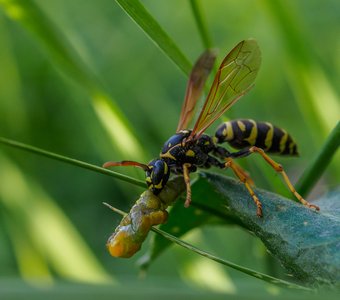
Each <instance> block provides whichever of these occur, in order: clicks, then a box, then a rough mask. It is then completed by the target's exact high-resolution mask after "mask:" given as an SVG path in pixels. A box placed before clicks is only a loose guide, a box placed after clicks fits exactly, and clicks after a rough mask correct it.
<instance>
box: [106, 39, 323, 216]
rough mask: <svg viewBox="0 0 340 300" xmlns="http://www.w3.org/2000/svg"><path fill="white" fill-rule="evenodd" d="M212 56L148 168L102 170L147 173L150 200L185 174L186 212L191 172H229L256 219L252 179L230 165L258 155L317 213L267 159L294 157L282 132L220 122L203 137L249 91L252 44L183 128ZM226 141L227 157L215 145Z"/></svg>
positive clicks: (255, 54)
mask: <svg viewBox="0 0 340 300" xmlns="http://www.w3.org/2000/svg"><path fill="white" fill-rule="evenodd" d="M215 56H216V55H215V54H214V53H213V52H212V51H206V52H205V53H203V55H202V56H201V57H200V58H199V59H198V61H197V62H196V64H195V66H194V67H193V70H192V72H191V75H190V78H189V82H188V85H187V89H186V95H185V100H184V104H183V107H182V111H181V115H180V119H179V123H178V126H177V130H176V134H175V135H173V136H172V137H170V138H169V139H168V140H167V141H166V142H165V143H164V146H163V148H162V150H161V153H160V156H159V157H158V158H156V159H154V160H152V161H151V162H149V163H148V164H142V163H138V162H134V161H121V162H107V163H105V164H104V167H106V168H107V167H113V166H135V167H139V168H142V169H143V170H144V171H145V173H146V183H147V185H148V188H149V189H150V190H151V191H152V192H153V194H154V195H158V194H159V193H160V192H161V191H162V190H163V188H164V187H165V185H166V184H167V182H168V179H169V176H170V173H175V174H183V177H184V181H185V185H186V200H185V206H186V207H187V206H189V205H190V201H191V186H190V177H189V175H190V173H192V172H195V171H196V170H197V168H210V167H211V166H215V167H218V168H221V169H226V168H231V169H232V171H233V172H234V173H235V175H236V176H237V177H238V178H239V179H240V181H241V182H243V184H244V185H245V187H246V188H247V190H248V192H249V194H250V195H251V197H252V198H253V200H254V202H255V204H256V206H257V211H256V213H257V215H258V216H259V217H262V205H261V202H260V200H259V199H258V197H257V196H256V194H255V193H254V191H253V189H252V187H251V183H252V180H251V179H250V178H249V177H248V176H247V174H246V172H245V171H244V170H243V169H242V168H241V167H240V166H238V165H237V164H236V163H235V162H234V159H237V158H241V157H245V156H248V155H250V154H252V153H258V154H260V155H261V156H262V157H263V158H264V159H265V161H267V163H268V164H269V165H270V166H271V167H272V168H273V169H274V170H275V171H277V172H279V173H280V174H281V175H282V177H283V179H284V181H285V182H286V184H287V186H288V188H289V189H290V191H291V192H292V193H293V194H294V195H295V197H296V198H297V199H298V200H299V201H300V202H301V203H302V204H303V205H305V206H307V207H309V208H314V209H316V210H319V208H318V207H317V206H316V205H313V204H310V203H308V202H307V201H306V200H304V199H303V198H302V196H301V195H300V194H298V192H297V191H296V190H295V188H294V187H293V185H292V183H291V182H290V180H289V178H288V176H287V174H286V172H285V171H284V170H283V168H282V166H281V165H280V164H278V163H276V162H275V161H274V160H272V159H271V158H270V157H269V156H268V155H267V154H266V152H268V153H276V154H280V155H296V154H297V147H296V144H295V142H294V141H293V139H292V138H291V136H290V135H289V134H288V133H287V132H286V131H285V130H283V129H280V128H277V127H275V126H273V125H272V124H270V123H262V122H255V121H253V120H234V121H230V122H226V123H223V124H222V125H221V126H220V127H219V128H218V129H217V131H216V133H215V136H214V137H211V136H209V135H207V134H205V133H204V132H205V130H206V129H207V128H208V127H209V126H211V125H212V123H214V122H215V121H216V120H217V119H218V118H219V117H220V116H221V115H222V114H224V113H225V112H226V111H227V110H228V109H230V108H231V107H232V106H233V105H234V104H235V103H236V102H237V101H238V100H239V99H240V98H241V97H242V96H243V95H245V94H246V93H247V92H248V91H249V90H250V89H251V88H252V86H253V83H254V81H255V78H256V75H257V73H258V70H259V67H260V64H261V53H260V49H259V47H258V44H257V42H256V41H255V40H253V39H248V40H244V41H242V42H240V43H239V44H238V45H236V46H235V47H234V48H233V49H232V50H231V51H230V52H229V53H228V54H227V56H226V57H225V58H224V60H223V61H222V63H221V65H220V67H219V69H218V71H217V74H216V76H215V79H214V81H213V83H212V86H211V88H210V91H209V94H208V96H207V98H206V100H205V102H204V105H203V108H202V110H201V112H200V114H199V117H198V119H197V121H196V123H195V125H194V126H193V129H192V130H189V129H187V127H188V126H189V122H190V121H191V119H192V117H193V114H194V109H195V106H196V103H197V101H198V99H199V98H200V96H201V94H202V92H203V89H204V85H205V82H206V80H207V77H208V75H209V73H210V71H211V70H212V68H213V65H214V61H215ZM224 142H227V143H229V145H231V146H232V147H234V148H236V149H239V151H237V152H230V151H229V150H227V149H225V148H223V147H221V146H219V144H222V143H224Z"/></svg>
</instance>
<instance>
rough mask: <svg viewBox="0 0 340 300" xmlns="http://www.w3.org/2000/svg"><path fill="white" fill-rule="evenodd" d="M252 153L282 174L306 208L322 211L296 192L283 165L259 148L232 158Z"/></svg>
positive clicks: (246, 150)
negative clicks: (258, 155) (259, 156)
mask: <svg viewBox="0 0 340 300" xmlns="http://www.w3.org/2000/svg"><path fill="white" fill-rule="evenodd" d="M252 153H258V154H260V155H261V156H262V158H263V159H264V160H265V161H266V162H267V163H268V164H269V165H270V166H271V167H272V168H273V169H274V170H275V171H276V172H278V173H280V174H281V176H282V177H283V180H284V181H285V183H286V184H287V186H288V188H289V190H290V191H291V192H292V193H293V194H294V196H295V197H296V198H297V199H298V200H299V201H300V202H301V203H302V204H303V205H305V206H307V207H309V208H314V209H315V210H320V208H319V207H318V206H316V205H314V204H310V203H309V202H307V201H306V200H305V199H303V197H302V196H301V195H300V194H299V193H298V192H297V191H296V189H295V188H294V186H293V184H292V183H291V181H290V180H289V178H288V176H287V174H286V172H285V171H284V169H283V167H282V165H280V164H278V163H277V162H276V161H274V160H273V159H271V158H270V157H269V156H268V155H267V154H266V153H265V152H264V151H263V149H261V148H258V147H256V146H253V147H250V148H249V149H244V150H241V151H239V152H235V153H232V154H231V155H230V156H231V157H233V158H239V157H245V156H248V155H250V154H252Z"/></svg>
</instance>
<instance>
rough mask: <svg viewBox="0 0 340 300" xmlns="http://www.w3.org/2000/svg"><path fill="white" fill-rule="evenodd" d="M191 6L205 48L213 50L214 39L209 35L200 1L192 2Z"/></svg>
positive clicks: (194, 0)
mask: <svg viewBox="0 0 340 300" xmlns="http://www.w3.org/2000/svg"><path fill="white" fill-rule="evenodd" d="M190 5H191V9H192V13H193V15H194V17H195V21H196V24H197V27H198V31H199V33H200V35H201V39H202V43H203V45H204V47H205V48H211V47H212V39H211V37H210V35H209V32H208V28H207V24H206V22H205V19H204V18H203V15H202V12H201V11H202V10H201V8H200V3H199V1H198V0H190Z"/></svg>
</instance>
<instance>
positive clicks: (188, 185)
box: [183, 163, 191, 207]
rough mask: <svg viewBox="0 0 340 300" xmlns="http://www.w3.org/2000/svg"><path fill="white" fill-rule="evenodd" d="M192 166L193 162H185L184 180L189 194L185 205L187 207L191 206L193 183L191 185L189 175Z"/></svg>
mask: <svg viewBox="0 0 340 300" xmlns="http://www.w3.org/2000/svg"><path fill="white" fill-rule="evenodd" d="M190 167H191V164H188V163H186V164H183V176H184V182H185V185H186V189H187V196H186V198H185V203H184V206H185V207H189V206H190V202H191V185H190V176H189V168H190Z"/></svg>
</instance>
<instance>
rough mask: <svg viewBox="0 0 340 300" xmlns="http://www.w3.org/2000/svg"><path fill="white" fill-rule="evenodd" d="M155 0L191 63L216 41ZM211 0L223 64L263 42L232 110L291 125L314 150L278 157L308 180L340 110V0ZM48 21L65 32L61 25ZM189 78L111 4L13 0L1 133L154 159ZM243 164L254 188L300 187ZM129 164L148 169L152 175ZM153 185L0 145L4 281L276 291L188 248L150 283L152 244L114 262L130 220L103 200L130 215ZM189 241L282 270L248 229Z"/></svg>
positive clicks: (177, 9)
mask: <svg viewBox="0 0 340 300" xmlns="http://www.w3.org/2000/svg"><path fill="white" fill-rule="evenodd" d="M142 3H143V4H144V5H145V7H146V8H147V9H148V10H149V12H150V13H151V15H152V16H153V17H154V18H155V19H156V20H157V21H158V22H159V23H160V25H161V26H162V27H163V28H164V30H165V31H166V32H167V33H168V34H169V35H170V37H172V38H173V40H174V41H175V43H176V44H177V46H178V47H179V48H180V49H181V50H182V51H183V53H184V54H185V55H186V56H187V57H188V58H189V60H190V61H191V62H192V63H193V62H194V61H195V59H196V58H197V57H198V56H199V55H200V54H201V53H202V51H203V50H204V46H203V45H202V42H201V38H200V34H199V31H198V29H197V26H196V23H195V20H194V17H193V13H192V10H191V6H190V2H189V1H180V0H174V1H152V0H148V1H143V2H142ZM199 3H200V6H201V9H202V13H203V16H204V19H205V21H206V23H207V27H208V31H209V34H210V35H211V39H212V40H213V47H217V48H219V50H220V52H219V61H220V60H221V59H222V58H223V57H224V55H225V54H226V53H227V52H228V51H229V50H230V49H231V48H232V47H233V46H234V45H236V44H237V43H238V42H239V41H241V40H243V39H245V38H249V37H253V38H255V39H256V40H257V41H258V43H259V45H260V48H261V50H262V67H261V70H260V72H259V75H258V77H257V80H256V85H255V87H254V88H253V89H252V90H251V92H250V93H249V94H248V95H246V96H245V97H244V98H243V99H242V101H240V102H239V103H238V104H237V105H236V106H235V107H233V109H232V110H231V111H230V112H228V114H227V117H228V118H253V119H256V120H258V121H269V122H272V123H274V124H276V125H278V126H281V127H284V128H285V129H287V131H288V132H290V133H291V134H292V136H293V137H294V138H295V140H297V141H298V144H299V149H300V154H301V156H300V157H299V158H283V159H281V158H277V159H278V161H280V162H281V163H283V164H284V166H285V168H286V170H287V172H288V174H289V175H290V176H291V177H292V179H293V181H294V182H295V181H296V180H297V178H298V177H299V175H301V173H302V172H303V170H304V169H305V168H306V167H307V166H308V164H309V163H310V161H311V160H312V158H313V157H315V155H316V153H317V152H318V150H319V149H320V147H321V145H322V144H323V142H324V141H325V139H326V137H327V135H328V134H329V132H330V131H331V129H332V128H333V127H334V126H335V125H336V122H337V121H338V120H339V119H340V102H339V96H338V95H339V93H340V86H339V78H340V56H339V53H340V39H339V36H340V18H339V15H340V3H339V1H337V0H326V1H319V0H300V1H293V0H290V1H283V0H281V1H271V0H261V1H251V0H242V1H239V0H229V1H223V0H212V1H210V0H209V1H207V0H202V1H200V2H199ZM30 15H31V16H33V18H32V19H29V18H27V16H30ZM51 28H52V29H53V32H54V33H55V36H56V37H58V39H54V36H52V35H50V34H49V31H48V30H50V29H51ZM37 32H38V33H39V34H38V35H37ZM42 37H45V38H42ZM63 51H65V53H63ZM65 57H71V58H72V60H65V59H64V58H65ZM74 63H76V66H77V67H75V66H74ZM186 81H187V77H186V75H185V74H184V73H183V72H182V71H181V70H180V69H179V68H178V67H177V66H176V65H175V64H174V63H173V62H172V61H171V60H169V58H168V57H167V56H166V55H164V53H163V52H162V51H160V49H159V48H158V47H157V46H155V44H154V43H153V42H152V41H151V40H150V39H149V38H148V37H147V36H146V35H145V34H144V32H143V31H142V30H141V29H140V28H139V27H138V26H137V25H136V24H135V23H134V22H133V21H132V20H131V19H130V18H129V17H128V16H127V14H126V13H125V12H124V11H123V10H122V9H121V7H120V6H119V5H118V4H117V3H116V2H115V1H113V0H101V1H89V0H85V1H84V0H72V1H65V0H45V1H44V0H35V1H25V0H22V1H20V0H17V1H10V0H1V1H0V136H2V137H6V138H10V139H13V140H17V141H21V142H24V143H28V144H31V145H34V146H36V147H40V148H43V149H46V150H49V151H52V152H56V153H59V154H62V155H65V156H68V157H73V158H76V159H79V160H83V161H86V162H89V163H92V164H96V165H102V164H103V162H105V161H108V160H115V161H119V160H123V159H130V160H137V161H141V162H147V161H148V160H150V159H151V158H153V157H155V156H157V155H158V152H159V149H160V148H161V146H162V144H163V142H164V141H165V140H166V139H167V138H168V137H169V136H171V135H172V134H173V133H174V130H175V129H176V125H177V121H178V116H179V113H180V109H181V105H182V100H183V97H184V92H185V85H186ZM217 125H218V124H214V125H213V126H212V128H210V130H209V132H210V133H213V131H214V129H215V128H216V126H217ZM339 163H340V156H339V154H338V155H336V156H335V157H334V159H333V162H332V165H331V166H330V167H329V168H328V169H327V172H326V173H325V174H324V176H323V177H322V179H321V180H320V182H319V184H318V185H317V187H316V188H315V189H314V190H313V193H312V195H311V196H310V197H309V198H308V199H310V200H312V199H313V198H316V197H318V196H319V195H321V194H322V193H324V192H326V191H327V190H330V189H332V188H335V187H336V186H338V185H339V181H340V170H339ZM244 166H246V167H247V169H248V170H250V172H251V174H252V177H253V178H254V179H255V182H256V184H257V186H260V187H263V188H268V189H270V190H273V191H278V192H282V193H283V194H285V195H289V193H287V192H286V191H285V189H284V187H283V184H282V183H281V180H280V178H279V176H276V175H275V174H274V173H273V171H272V170H271V169H269V167H267V166H266V165H265V163H264V162H262V161H261V160H260V159H258V158H256V157H250V158H249V159H247V162H245V163H244ZM116 171H119V172H122V173H124V174H128V175H130V176H132V177H134V178H138V179H143V177H144V175H143V172H142V171H140V170H134V169H129V168H124V169H117V170H116ZM228 174H230V173H228ZM142 190H143V189H142V188H139V187H135V186H133V185H131V184H128V183H124V182H121V181H119V180H117V179H114V178H110V177H108V176H104V175H100V174H96V173H93V172H90V171H87V170H84V169H80V168H77V167H75V166H72V165H67V164H64V163H61V162H58V161H54V160H50V159H47V158H44V157H41V156H37V155H33V154H30V153H26V152H22V151H20V150H17V149H14V148H8V147H7V146H3V145H1V147H0V214H1V216H0V266H1V267H0V286H1V287H2V288H4V287H6V288H8V289H9V290H8V291H10V289H11V287H12V288H13V290H16V291H17V290H18V289H17V287H18V286H19V287H22V286H21V282H22V281H21V280H22V279H23V280H24V281H25V282H34V283H40V284H42V285H45V284H46V285H49V286H51V284H53V283H60V282H65V281H66V282H78V283H91V284H109V285H110V284H116V287H117V289H118V291H119V293H122V295H125V296H131V297H133V296H134V294H133V293H132V294H131V295H130V294H128V295H126V294H125V291H127V290H128V288H127V287H131V286H132V287H134V288H135V289H136V294H138V293H139V294H141V295H143V294H144V295H145V294H147V293H148V292H147V288H145V286H146V287H148V286H150V288H151V287H152V288H154V287H158V289H156V290H154V289H153V291H154V292H155V294H157V295H160V296H164V295H166V294H167V293H168V292H169V290H172V291H173V292H174V291H177V292H178V293H180V292H181V291H185V292H186V293H187V292H189V291H192V293H193V295H196V296H197V295H198V294H195V291H200V293H202V292H216V293H222V294H223V293H229V294H238V293H242V292H244V291H245V290H252V289H260V290H261V291H263V293H267V294H275V293H277V290H276V289H274V288H273V287H271V286H269V285H266V284H262V283H261V282H259V281H258V280H256V279H252V278H249V277H247V276H246V275H244V274H241V273H238V272H236V271H233V270H229V269H226V268H224V267H221V266H219V265H217V264H215V263H213V262H210V261H207V260H205V259H203V258H199V257H196V256H195V255H193V254H192V253H190V252H187V251H186V250H183V249H180V248H179V247H178V246H173V247H172V248H171V249H169V250H168V251H167V252H166V253H165V254H164V255H162V256H161V257H160V258H159V259H158V260H157V261H156V262H155V263H154V265H152V266H151V268H150V270H149V271H148V273H147V276H146V277H145V278H144V279H143V280H142V281H141V279H140V278H139V277H140V276H139V275H140V274H139V270H138V267H137V266H136V262H137V260H138V259H139V258H140V257H141V256H142V255H143V252H144V251H145V249H146V248H147V247H148V241H147V242H146V243H145V245H144V246H143V249H142V251H141V252H140V253H138V254H137V255H136V257H133V258H131V259H128V260H125V259H114V258H111V257H110V256H109V254H108V253H107V251H106V249H105V242H106V240H107V238H108V236H109V235H110V234H111V232H112V231H113V230H114V228H115V226H116V225H117V224H118V223H119V221H120V216H118V215H115V214H113V213H112V212H111V211H110V210H108V209H107V208H106V207H104V206H103V205H102V202H104V201H105V202H108V203H110V204H112V205H114V206H115V207H118V208H120V209H123V210H126V211H127V210H128V209H129V208H130V207H131V206H132V204H133V203H134V201H135V200H136V199H137V198H138V195H139V194H140V193H141V192H142ZM152 234H153V233H152ZM186 240H188V241H190V242H192V243H193V244H195V245H197V246H199V247H201V248H203V249H206V250H209V251H211V252H213V253H216V254H218V255H219V256H221V257H223V258H226V259H229V260H231V261H233V262H235V263H238V264H241V265H243V266H247V267H250V268H254V269H257V270H259V271H262V272H265V273H267V274H271V275H274V276H278V277H282V278H285V271H284V270H283V269H281V267H280V266H279V265H278V263H277V262H276V261H275V260H274V259H272V258H271V257H270V256H269V255H268V254H267V253H266V250H265V248H264V247H263V245H262V244H261V242H260V241H258V240H257V239H255V238H254V237H252V236H251V235H250V234H248V233H247V232H245V231H243V230H241V229H239V228H237V227H232V226H230V227H217V226H216V227H209V228H202V229H197V230H195V231H194V232H192V233H190V234H189V235H188V236H187V237H186ZM23 286H25V285H23ZM52 286H53V285H52ZM66 286H67V287H68V285H66ZM77 287H78V290H80V291H84V286H82V285H80V286H77ZM172 287H174V288H173V289H172ZM245 287H246V288H245ZM64 288H65V287H64ZM145 289H146V290H145ZM19 290H20V289H19ZM65 290H67V288H65ZM0 291H1V289H0ZM6 291H7V290H6V289H3V293H5V294H6ZM23 291H26V290H25V287H23ZM28 291H30V289H28ZM119 293H118V294H116V295H121V294H119ZM104 294H105V292H104ZM109 294H110V293H109ZM155 294H154V295H155ZM0 295H1V292H0ZM111 295H115V294H114V293H112V294H111ZM201 295H202V294H201Z"/></svg>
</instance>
